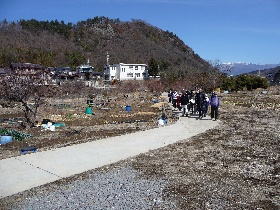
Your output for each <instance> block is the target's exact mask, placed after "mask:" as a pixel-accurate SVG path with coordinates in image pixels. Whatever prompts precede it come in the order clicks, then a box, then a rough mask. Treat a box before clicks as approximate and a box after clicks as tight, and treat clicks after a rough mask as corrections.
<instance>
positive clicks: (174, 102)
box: [172, 90, 179, 109]
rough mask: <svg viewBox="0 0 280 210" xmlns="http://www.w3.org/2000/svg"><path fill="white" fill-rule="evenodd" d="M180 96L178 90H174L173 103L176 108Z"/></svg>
mask: <svg viewBox="0 0 280 210" xmlns="http://www.w3.org/2000/svg"><path fill="white" fill-rule="evenodd" d="M178 96H179V94H178V93H177V91H176V90H174V92H173V94H172V105H173V107H174V109H176V107H177V97H178Z"/></svg>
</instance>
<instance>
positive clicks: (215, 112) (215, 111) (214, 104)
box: [210, 92, 220, 120]
mask: <svg viewBox="0 0 280 210" xmlns="http://www.w3.org/2000/svg"><path fill="white" fill-rule="evenodd" d="M210 105H211V119H212V120H217V119H218V117H219V107H220V97H219V96H218V93H217V92H214V93H213V94H212V96H211V98H210Z"/></svg>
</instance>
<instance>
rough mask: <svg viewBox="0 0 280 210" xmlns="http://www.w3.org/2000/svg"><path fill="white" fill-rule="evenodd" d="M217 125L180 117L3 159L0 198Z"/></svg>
mask: <svg viewBox="0 0 280 210" xmlns="http://www.w3.org/2000/svg"><path fill="white" fill-rule="evenodd" d="M217 125H218V122H217V121H212V120H211V119H210V118H209V117H206V118H204V119H203V120H197V119H196V118H195V117H190V118H187V117H180V119H179V120H178V121H177V122H176V123H175V124H172V125H166V126H162V127H159V128H154V129H151V130H147V131H139V132H136V133H131V134H126V135H122V136H116V137H110V138H106V139H102V140H98V141H93V142H87V143H82V144H78V145H72V146H68V147H63V148H58V149H55V150H48V151H43V152H37V153H32V154H27V155H22V156H18V157H12V158H8V159H3V160H0V174H1V177H0V198H3V197H6V196H9V195H13V194H17V193H19V192H22V191H25V190H29V189H31V188H33V187H37V186H40V185H44V184H46V183H50V182H53V181H56V180H59V179H62V178H65V177H69V176H72V175H75V174H79V173H82V172H85V171H88V170H91V169H94V168H98V167H101V166H104V165H107V164H111V163H115V162H118V161H120V160H124V159H127V158H129V157H133V156H136V155H139V154H140V153H145V152H148V151H149V150H154V149H157V148H160V147H164V146H167V145H169V144H172V143H175V142H177V141H180V140H184V139H188V138H190V137H192V136H194V135H197V134H199V133H202V132H205V131H206V130H208V129H211V128H214V127H215V126H217Z"/></svg>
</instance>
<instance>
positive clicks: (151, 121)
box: [0, 92, 176, 159]
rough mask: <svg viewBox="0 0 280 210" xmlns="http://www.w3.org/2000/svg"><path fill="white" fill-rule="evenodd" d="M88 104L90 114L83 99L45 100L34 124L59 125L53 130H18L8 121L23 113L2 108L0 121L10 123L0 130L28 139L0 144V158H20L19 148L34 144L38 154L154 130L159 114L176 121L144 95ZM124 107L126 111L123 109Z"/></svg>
mask: <svg viewBox="0 0 280 210" xmlns="http://www.w3.org/2000/svg"><path fill="white" fill-rule="evenodd" d="M155 100H158V103H155ZM91 102H92V103H91V104H92V106H91V110H92V114H85V112H86V108H87V106H88V105H87V98H72V99H47V100H45V104H43V105H42V106H41V107H40V108H39V112H38V124H39V125H40V124H41V123H42V122H43V120H44V119H48V120H50V121H51V122H53V123H56V124H58V125H62V126H58V127H55V131H51V130H50V129H45V128H43V127H42V126H38V127H33V128H31V129H29V130H22V129H21V128H20V127H19V125H18V124H16V123H14V122H13V121H12V120H11V119H15V118H16V119H17V120H19V119H21V118H22V117H23V113H21V112H20V111H19V109H18V108H13V109H11V108H9V109H7V108H2V109H1V113H2V114H1V115H0V118H1V119H10V120H6V121H5V122H2V125H1V126H0V128H2V129H4V128H5V129H9V130H11V129H14V130H16V131H18V132H21V133H24V134H30V135H32V137H31V138H26V139H24V140H23V141H12V142H11V143H8V144H4V145H1V146H0V159H4V158H8V157H13V156H17V155H20V150H21V148H24V147H26V146H31V145H34V146H36V148H37V151H38V152H39V151H43V150H48V149H54V148H57V147H65V146H68V145H72V144H78V143H82V142H87V141H93V140H97V139H102V138H106V137H110V136H116V135H121V134H125V133H131V132H136V131H139V130H147V129H150V128H154V127H156V126H157V122H158V118H160V117H161V114H162V113H163V112H164V113H165V114H166V115H167V116H168V118H169V119H168V122H169V123H173V122H174V121H176V118H175V117H174V116H172V110H171V109H170V107H169V105H168V104H167V103H165V102H166V100H165V99H163V98H161V97H157V96H154V95H153V94H151V93H148V92H143V93H141V94H140V93H139V92H135V93H132V94H130V95H122V94H119V95H115V96H113V97H112V96H110V95H108V96H107V97H104V96H102V95H99V96H96V97H95V99H93V100H92V101H91ZM128 104H129V106H130V110H128V109H127V108H126V106H127V105H128ZM64 125H65V126H64Z"/></svg>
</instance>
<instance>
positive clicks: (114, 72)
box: [104, 63, 149, 81]
mask: <svg viewBox="0 0 280 210" xmlns="http://www.w3.org/2000/svg"><path fill="white" fill-rule="evenodd" d="M148 76H149V75H148V65H146V64H125V63H119V64H112V65H108V64H107V65H106V66H104V79H105V80H107V81H108V80H109V81H112V80H114V79H117V80H144V79H147V78H148Z"/></svg>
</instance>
